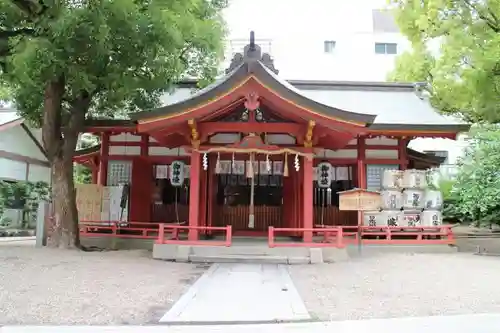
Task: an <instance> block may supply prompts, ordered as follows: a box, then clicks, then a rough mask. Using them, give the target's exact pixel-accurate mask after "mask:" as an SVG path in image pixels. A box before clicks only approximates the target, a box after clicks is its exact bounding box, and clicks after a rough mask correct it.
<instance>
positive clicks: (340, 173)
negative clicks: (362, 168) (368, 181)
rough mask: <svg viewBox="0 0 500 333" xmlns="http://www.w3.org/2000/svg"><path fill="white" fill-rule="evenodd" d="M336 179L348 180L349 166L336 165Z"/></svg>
mask: <svg viewBox="0 0 500 333" xmlns="http://www.w3.org/2000/svg"><path fill="white" fill-rule="evenodd" d="M335 178H336V179H337V180H349V167H337V176H336V177H335Z"/></svg>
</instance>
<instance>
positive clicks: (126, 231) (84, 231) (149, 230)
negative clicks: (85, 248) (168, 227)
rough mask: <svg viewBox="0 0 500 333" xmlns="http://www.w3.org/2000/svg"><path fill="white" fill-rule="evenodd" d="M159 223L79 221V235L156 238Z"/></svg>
mask: <svg viewBox="0 0 500 333" xmlns="http://www.w3.org/2000/svg"><path fill="white" fill-rule="evenodd" d="M158 226H159V224H158V223H152V222H123V221H88V220H85V221H80V223H79V224H78V227H79V230H80V236H84V237H116V238H139V239H156V238H157V237H158V233H159V228H158Z"/></svg>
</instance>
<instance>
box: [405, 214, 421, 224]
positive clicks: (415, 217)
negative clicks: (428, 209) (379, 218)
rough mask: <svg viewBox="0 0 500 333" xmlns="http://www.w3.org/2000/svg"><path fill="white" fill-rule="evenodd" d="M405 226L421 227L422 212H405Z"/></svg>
mask: <svg viewBox="0 0 500 333" xmlns="http://www.w3.org/2000/svg"><path fill="white" fill-rule="evenodd" d="M403 225H404V226H405V227H419V226H420V225H421V212H420V211H419V210H405V211H403Z"/></svg>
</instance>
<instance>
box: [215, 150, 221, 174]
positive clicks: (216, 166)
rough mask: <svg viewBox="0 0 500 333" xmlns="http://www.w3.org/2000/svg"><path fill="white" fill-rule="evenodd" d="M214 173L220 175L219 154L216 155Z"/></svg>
mask: <svg viewBox="0 0 500 333" xmlns="http://www.w3.org/2000/svg"><path fill="white" fill-rule="evenodd" d="M215 173H216V174H219V173H221V165H220V153H217V162H216V163H215Z"/></svg>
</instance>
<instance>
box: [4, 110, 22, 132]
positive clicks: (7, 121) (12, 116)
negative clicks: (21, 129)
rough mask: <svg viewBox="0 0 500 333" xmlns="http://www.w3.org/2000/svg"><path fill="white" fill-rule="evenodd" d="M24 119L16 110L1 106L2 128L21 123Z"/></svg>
mask: <svg viewBox="0 0 500 333" xmlns="http://www.w3.org/2000/svg"><path fill="white" fill-rule="evenodd" d="M23 121H24V119H23V118H22V117H20V116H19V115H18V114H17V112H16V110H13V109H3V108H0V129H2V128H3V129H6V128H7V127H10V125H12V126H15V125H19V124H21V123H22V122H23Z"/></svg>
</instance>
